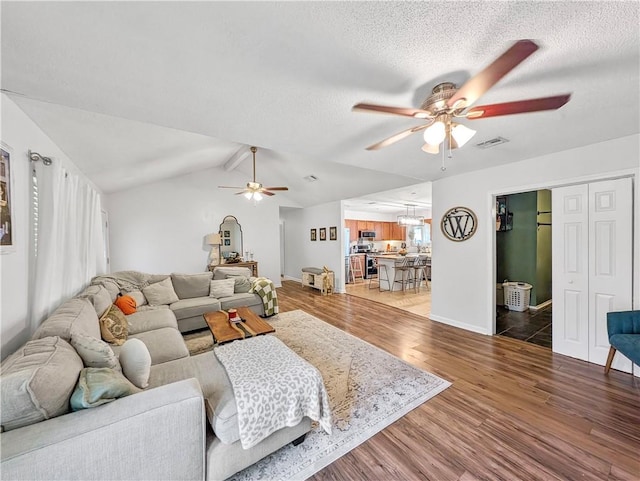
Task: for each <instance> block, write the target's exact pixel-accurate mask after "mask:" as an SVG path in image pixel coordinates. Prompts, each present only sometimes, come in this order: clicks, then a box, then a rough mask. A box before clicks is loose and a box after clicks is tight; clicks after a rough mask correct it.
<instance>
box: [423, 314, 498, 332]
mask: <svg viewBox="0 0 640 481" xmlns="http://www.w3.org/2000/svg"><path fill="white" fill-rule="evenodd" d="M429 319H431V320H432V321H436V322H441V323H442V324H447V325H448V326H453V327H459V328H460V329H464V330H466V331H471V332H477V333H478V334H484V335H485V336H488V335H489V333H488V332H487V330H486V329H485V328H482V327H479V326H474V325H473V324H467V323H466V322H460V321H455V320H453V319H448V318H446V317H441V316H437V315H434V314H433V313H432V314H429Z"/></svg>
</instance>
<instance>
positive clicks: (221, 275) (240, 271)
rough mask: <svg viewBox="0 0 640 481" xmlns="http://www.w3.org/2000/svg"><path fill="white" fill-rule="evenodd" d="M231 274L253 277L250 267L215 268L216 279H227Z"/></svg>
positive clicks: (214, 276)
mask: <svg viewBox="0 0 640 481" xmlns="http://www.w3.org/2000/svg"><path fill="white" fill-rule="evenodd" d="M230 276H244V277H251V269H249V268H248V267H223V266H216V267H214V268H213V278H214V279H215V280H218V279H226V278H227V277H230Z"/></svg>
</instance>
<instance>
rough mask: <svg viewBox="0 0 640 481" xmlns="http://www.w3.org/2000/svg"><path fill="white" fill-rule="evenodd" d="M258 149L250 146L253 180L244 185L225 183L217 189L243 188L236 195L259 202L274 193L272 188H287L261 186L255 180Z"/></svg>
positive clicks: (283, 188)
mask: <svg viewBox="0 0 640 481" xmlns="http://www.w3.org/2000/svg"><path fill="white" fill-rule="evenodd" d="M257 151H258V148H257V147H251V153H252V154H253V181H250V182H247V186H246V187H229V186H226V185H219V186H218V188H219V189H243V190H241V191H240V192H236V195H244V197H245V198H246V199H248V200H253V201H254V202H256V203H257V202H260V201H261V200H262V199H263V198H264V196H265V195H268V196H273V195H275V193H274V192H271V191H273V190H289V188H288V187H263V186H262V184H261V183H260V182H256V152H257Z"/></svg>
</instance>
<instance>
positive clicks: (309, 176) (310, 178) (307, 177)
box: [303, 174, 318, 182]
mask: <svg viewBox="0 0 640 481" xmlns="http://www.w3.org/2000/svg"><path fill="white" fill-rule="evenodd" d="M303 179H304V180H306V181H307V182H315V181H316V180H318V178H317V177H316V176H315V175H313V174H312V175H307V176H306V177H303Z"/></svg>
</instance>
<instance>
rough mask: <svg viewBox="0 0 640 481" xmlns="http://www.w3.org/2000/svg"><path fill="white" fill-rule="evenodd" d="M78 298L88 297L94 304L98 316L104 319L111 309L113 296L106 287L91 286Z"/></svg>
mask: <svg viewBox="0 0 640 481" xmlns="http://www.w3.org/2000/svg"><path fill="white" fill-rule="evenodd" d="M77 297H86V298H87V299H89V301H91V304H93V308H94V309H95V310H96V315H97V316H98V317H102V316H103V314H104V313H105V312H107V309H109V307H111V294H109V291H108V290H107V289H106V288H105V287H104V286H89V287H87V288H86V289H85V290H84V291H82V292H81V293H80V295H78V296H77Z"/></svg>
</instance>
